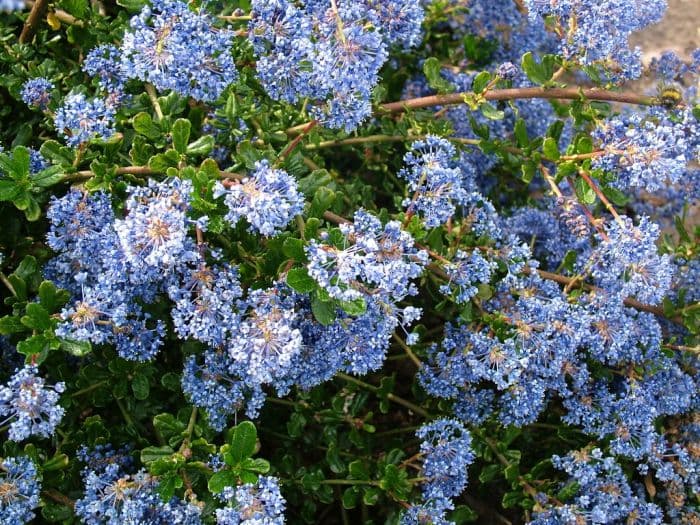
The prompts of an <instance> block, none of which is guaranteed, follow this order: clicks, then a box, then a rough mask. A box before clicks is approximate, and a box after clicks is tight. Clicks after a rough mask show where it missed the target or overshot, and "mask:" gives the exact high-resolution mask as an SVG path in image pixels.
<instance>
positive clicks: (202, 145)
mask: <svg viewBox="0 0 700 525" xmlns="http://www.w3.org/2000/svg"><path fill="white" fill-rule="evenodd" d="M187 122H189V120H188V121H187ZM214 145H215V141H214V137H212V136H211V135H203V136H201V137H199V138H198V139H197V140H195V141H194V142H190V143H189V144H188V145H187V151H186V153H187V154H188V155H202V156H203V155H208V154H209V153H210V152H211V150H213V149H214Z"/></svg>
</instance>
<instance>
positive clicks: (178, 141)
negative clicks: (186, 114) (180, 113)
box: [172, 118, 192, 155]
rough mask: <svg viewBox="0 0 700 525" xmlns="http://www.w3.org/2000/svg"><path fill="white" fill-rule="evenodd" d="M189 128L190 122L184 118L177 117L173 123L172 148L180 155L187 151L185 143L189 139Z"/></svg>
mask: <svg viewBox="0 0 700 525" xmlns="http://www.w3.org/2000/svg"><path fill="white" fill-rule="evenodd" d="M191 128H192V123H191V122H190V121H189V120H188V119H185V118H179V119H177V120H176V121H175V123H174V124H173V129H172V136H173V148H174V149H175V151H177V152H178V153H179V154H180V155H184V154H185V153H186V152H187V143H188V142H189V140H190V130H191Z"/></svg>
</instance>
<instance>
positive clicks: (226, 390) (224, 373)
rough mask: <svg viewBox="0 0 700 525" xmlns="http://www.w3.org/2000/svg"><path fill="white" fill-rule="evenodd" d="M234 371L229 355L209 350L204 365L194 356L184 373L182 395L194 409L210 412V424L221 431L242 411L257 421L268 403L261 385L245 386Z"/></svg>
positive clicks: (186, 365)
mask: <svg viewBox="0 0 700 525" xmlns="http://www.w3.org/2000/svg"><path fill="white" fill-rule="evenodd" d="M232 368H233V363H232V361H231V358H230V357H229V356H228V354H226V353H225V352H223V351H218V350H207V351H206V352H205V353H204V363H203V364H201V365H200V364H199V363H198V362H197V358H196V357H195V356H191V357H189V358H188V359H187V361H186V362H185V368H184V370H183V373H182V391H183V392H184V393H185V395H186V396H187V397H188V399H189V400H190V402H191V403H192V404H193V405H195V406H197V407H200V408H202V409H204V410H205V411H206V413H207V417H208V420H209V424H210V425H211V427H212V428H214V429H216V430H219V431H220V430H223V429H224V428H225V427H226V420H227V418H228V417H229V416H231V415H233V414H235V413H236V412H238V411H242V412H246V413H247V414H248V415H249V416H250V417H255V416H256V415H257V412H258V410H259V409H260V407H261V406H262V404H263V402H264V400H265V394H264V393H263V391H262V390H261V389H260V386H259V385H257V384H255V383H254V382H252V381H251V382H248V383H246V382H244V381H243V380H242V379H241V377H240V376H239V375H236V374H235V373H231V370H232Z"/></svg>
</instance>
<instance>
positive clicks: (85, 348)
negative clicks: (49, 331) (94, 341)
mask: <svg viewBox="0 0 700 525" xmlns="http://www.w3.org/2000/svg"><path fill="white" fill-rule="evenodd" d="M61 350H63V351H64V352H68V353H69V354H71V355H74V356H76V357H83V356H85V355H87V354H89V353H90V352H92V345H91V344H90V341H74V340H72V339H61Z"/></svg>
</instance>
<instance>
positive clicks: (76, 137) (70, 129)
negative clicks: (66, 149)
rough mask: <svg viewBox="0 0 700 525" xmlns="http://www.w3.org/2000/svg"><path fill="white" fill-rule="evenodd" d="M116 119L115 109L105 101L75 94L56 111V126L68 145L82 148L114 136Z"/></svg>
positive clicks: (68, 97)
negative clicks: (92, 141)
mask: <svg viewBox="0 0 700 525" xmlns="http://www.w3.org/2000/svg"><path fill="white" fill-rule="evenodd" d="M114 117H115V113H114V108H113V107H112V106H110V105H109V104H107V103H106V102H105V101H104V100H102V99H100V98H93V99H88V98H87V97H86V96H85V95H83V94H82V93H73V94H70V95H68V96H67V97H66V98H65V99H64V100H63V104H61V106H60V107H59V108H58V110H56V115H55V117H54V126H55V127H56V131H58V133H59V134H60V135H62V136H63V137H64V138H65V139H66V142H67V143H68V145H70V146H80V145H82V144H85V143H86V142H89V141H91V140H95V139H99V140H108V139H109V138H110V137H111V136H112V135H113V134H114V128H113V126H114Z"/></svg>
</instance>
